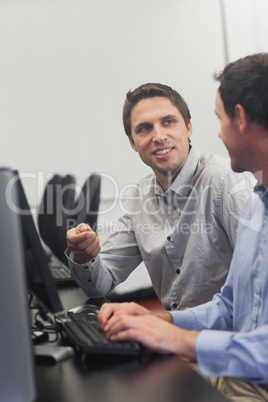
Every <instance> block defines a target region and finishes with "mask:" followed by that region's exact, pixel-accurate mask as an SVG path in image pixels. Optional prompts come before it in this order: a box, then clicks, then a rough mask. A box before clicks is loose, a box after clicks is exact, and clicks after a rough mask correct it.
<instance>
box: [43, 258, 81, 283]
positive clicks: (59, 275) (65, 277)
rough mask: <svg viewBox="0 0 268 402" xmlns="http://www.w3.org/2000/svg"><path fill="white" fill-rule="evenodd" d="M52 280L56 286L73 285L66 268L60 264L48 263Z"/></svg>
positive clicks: (73, 281)
mask: <svg viewBox="0 0 268 402" xmlns="http://www.w3.org/2000/svg"><path fill="white" fill-rule="evenodd" d="M49 268H50V272H51V275H52V278H53V279H54V281H55V282H56V284H57V285H75V284H76V282H75V280H74V279H73V278H72V277H71V273H70V270H69V269H68V267H67V266H66V265H64V264H62V263H60V262H55V261H53V262H49Z"/></svg>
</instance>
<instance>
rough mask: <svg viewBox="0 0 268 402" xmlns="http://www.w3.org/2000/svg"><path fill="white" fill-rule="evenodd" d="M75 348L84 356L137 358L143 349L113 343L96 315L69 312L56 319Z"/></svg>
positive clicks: (121, 343) (130, 343)
mask: <svg viewBox="0 0 268 402" xmlns="http://www.w3.org/2000/svg"><path fill="white" fill-rule="evenodd" d="M56 321H57V322H58V323H59V324H60V325H61V326H62V328H63V330H64V333H65V335H66V336H67V338H68V339H69V340H70V342H71V343H72V345H73V346H74V348H75V349H76V350H77V351H78V352H80V353H84V354H102V355H103V354H106V355H124V356H137V355H139V354H140V351H141V348H140V345H139V344H138V343H137V342H128V341H123V342H112V341H110V340H109V339H107V337H106V334H105V333H104V332H103V331H102V330H101V329H100V328H99V325H98V322H97V315H96V314H94V313H88V312H81V313H74V312H72V311H68V312H67V313H65V314H64V316H61V317H59V318H57V319H56Z"/></svg>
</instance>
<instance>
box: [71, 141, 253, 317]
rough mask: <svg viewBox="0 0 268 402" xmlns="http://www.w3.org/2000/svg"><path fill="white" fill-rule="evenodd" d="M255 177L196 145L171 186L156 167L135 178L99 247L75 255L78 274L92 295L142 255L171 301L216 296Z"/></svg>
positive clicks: (181, 303)
mask: <svg viewBox="0 0 268 402" xmlns="http://www.w3.org/2000/svg"><path fill="white" fill-rule="evenodd" d="M251 178H252V176H251V175H250V174H248V173H243V174H242V173H240V174H238V173H234V172H232V170H231V168H230V163H229V160H228V159H225V158H221V157H219V156H217V155H214V154H205V155H202V156H201V155H200V154H199V153H198V152H197V151H196V150H194V149H193V148H192V149H191V151H190V153H189V155H188V158H187V160H186V162H185V164H184V166H183V168H182V170H181V171H180V173H179V174H178V176H177V177H176V179H175V180H174V182H173V183H172V185H171V186H170V188H169V189H168V190H167V191H166V192H164V191H163V189H162V187H161V186H160V185H159V184H158V182H157V180H156V177H155V175H154V174H151V175H149V176H147V177H145V178H143V179H142V180H140V181H139V182H138V183H137V185H136V186H133V189H132V194H131V197H129V198H128V199H127V200H126V201H125V202H124V209H125V213H124V214H123V215H122V216H121V218H119V220H118V222H117V226H116V228H114V230H113V232H112V233H111V234H110V235H109V236H108V238H107V240H105V242H104V244H103V245H102V249H101V252H100V254H99V255H98V256H97V257H96V258H95V259H94V260H92V261H91V262H89V263H87V264H82V265H80V264H75V263H73V262H72V261H71V260H70V259H69V266H70V268H71V269H72V276H73V278H74V279H75V280H76V281H77V283H78V284H79V285H80V286H81V287H82V288H83V289H84V291H85V293H86V294H87V295H88V296H89V297H101V296H106V295H107V294H108V293H109V292H111V291H112V290H113V289H114V288H115V287H116V286H117V285H118V284H119V283H121V282H123V281H125V280H126V279H127V277H128V276H129V275H130V273H131V272H132V271H133V270H134V269H135V268H136V267H137V266H138V265H139V264H140V263H141V262H142V261H143V262H144V264H145V266H146V268H147V270H148V273H149V275H150V278H151V280H152V284H153V287H154V290H155V292H156V294H157V296H158V297H159V299H160V300H161V302H162V305H163V307H164V308H165V309H168V310H176V309H184V308H186V307H192V306H195V305H198V304H201V303H204V302H206V301H208V300H210V299H211V298H212V296H213V295H214V294H215V293H217V292H218V291H219V290H220V288H221V286H222V285H223V283H224V281H225V279H226V276H227V273H228V269H229V265H230V262H231V258H232V254H233V248H234V243H235V237H236V229H237V224H238V218H239V216H240V212H241V209H242V206H243V204H244V201H245V200H246V199H247V198H248V197H249V196H250V195H251V193H252V188H253V185H254V183H253V181H252V180H251ZM67 255H68V253H67ZM69 257H70V258H71V257H72V255H70V256H69Z"/></svg>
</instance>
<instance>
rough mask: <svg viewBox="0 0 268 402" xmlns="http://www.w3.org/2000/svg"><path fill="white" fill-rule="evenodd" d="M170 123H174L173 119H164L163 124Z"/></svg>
mask: <svg viewBox="0 0 268 402" xmlns="http://www.w3.org/2000/svg"><path fill="white" fill-rule="evenodd" d="M172 123H174V120H173V119H167V120H165V124H167V125H168V126H169V125H170V124H172Z"/></svg>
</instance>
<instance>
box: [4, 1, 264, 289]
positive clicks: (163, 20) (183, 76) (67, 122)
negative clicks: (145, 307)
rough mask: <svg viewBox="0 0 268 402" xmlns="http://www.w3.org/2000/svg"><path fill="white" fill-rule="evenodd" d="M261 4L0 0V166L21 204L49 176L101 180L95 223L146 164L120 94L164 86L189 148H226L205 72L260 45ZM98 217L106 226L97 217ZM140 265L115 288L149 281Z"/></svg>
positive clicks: (110, 214)
mask: <svg viewBox="0 0 268 402" xmlns="http://www.w3.org/2000/svg"><path fill="white" fill-rule="evenodd" d="M267 17H268V2H267V0H135V1H134V0H0V133H1V139H2V141H1V147H0V161H1V162H0V165H1V166H8V167H11V168H15V169H18V170H19V171H20V173H21V176H22V178H23V182H24V186H25V189H26V192H27V195H28V198H29V201H30V203H31V205H32V206H33V207H34V206H36V205H38V202H39V200H40V197H41V195H42V192H43V189H44V185H45V183H46V181H47V179H48V178H49V177H50V175H51V174H54V173H60V174H67V173H71V174H73V175H74V176H75V177H76V180H77V184H78V186H81V185H82V184H83V182H84V180H85V178H86V177H87V175H88V174H90V173H92V172H99V173H101V174H102V176H103V180H102V192H101V199H102V202H101V209H100V217H99V222H100V223H101V224H103V227H104V226H105V225H106V226H107V224H109V222H111V221H112V220H113V219H115V218H116V217H117V216H118V214H119V213H120V208H119V204H118V200H119V199H120V196H121V195H122V194H123V192H124V191H125V189H126V186H128V185H131V183H134V182H135V181H137V180H138V179H139V178H140V177H142V176H144V175H146V174H148V173H149V172H150V169H149V168H148V167H147V166H145V165H144V164H143V163H142V162H141V161H140V159H139V156H138V155H137V154H136V153H135V152H134V151H133V150H132V149H131V147H130V145H129V143H128V139H127V136H126V135H125V133H124V131H123V126H122V117H121V116H122V106H123V102H124V98H125V94H126V92H127V91H128V90H129V89H134V88H136V87H137V86H139V85H140V84H143V83H145V82H161V83H164V84H167V85H170V86H172V87H173V88H175V89H176V90H177V91H178V92H180V93H181V94H182V96H183V97H184V98H185V99H186V101H187V103H188V105H189V107H190V110H191V114H192V124H193V136H192V144H193V146H194V147H196V148H197V149H198V150H199V151H200V152H201V153H204V152H213V153H217V154H220V155H222V156H226V157H228V155H227V151H226V150H225V148H224V146H223V144H222V143H221V141H220V139H219V138H218V131H219V123H218V121H217V119H216V117H215V116H214V99H215V93H216V90H217V85H218V84H217V83H216V82H215V81H214V80H213V78H212V77H213V73H214V72H215V71H216V72H219V71H221V70H222V69H223V67H224V65H225V64H226V62H229V61H232V60H235V59H237V58H239V57H242V56H245V55H247V54H250V53H255V52H260V51H266V52H267V51H268V25H267ZM107 222H108V223H107ZM149 282H150V281H149V278H148V274H147V272H146V271H145V270H144V269H143V266H142V265H141V267H139V268H138V269H137V270H136V271H135V273H133V274H132V275H131V279H128V281H127V282H126V283H125V284H122V285H120V287H119V291H120V290H121V291H125V290H130V289H133V288H136V287H144V286H147V285H148V284H149Z"/></svg>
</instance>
